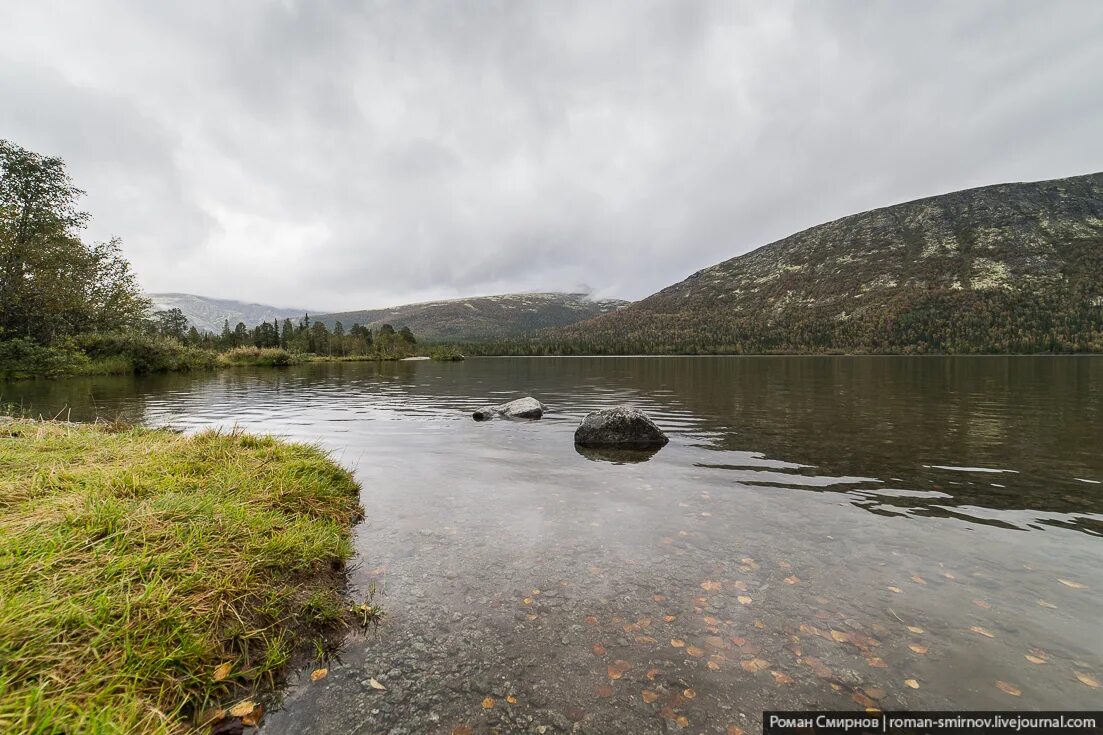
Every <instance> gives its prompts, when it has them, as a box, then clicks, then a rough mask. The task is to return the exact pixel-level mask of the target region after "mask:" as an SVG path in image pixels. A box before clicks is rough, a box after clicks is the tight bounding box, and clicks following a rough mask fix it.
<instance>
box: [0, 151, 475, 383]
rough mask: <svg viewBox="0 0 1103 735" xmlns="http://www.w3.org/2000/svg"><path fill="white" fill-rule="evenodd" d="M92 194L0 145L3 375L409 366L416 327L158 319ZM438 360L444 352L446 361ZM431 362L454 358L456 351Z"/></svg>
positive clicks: (179, 316) (172, 314)
mask: <svg viewBox="0 0 1103 735" xmlns="http://www.w3.org/2000/svg"><path fill="white" fill-rule="evenodd" d="M83 195H84V192H83V191H82V190H81V189H79V188H77V187H76V186H75V185H74V184H73V182H72V180H71V179H70V177H69V175H68V173H67V171H66V169H65V162H64V161H62V160H61V159H60V158H56V157H51V156H44V155H41V154H38V153H34V152H32V151H28V150H26V149H24V148H22V147H20V146H18V145H16V144H14V143H11V142H9V141H6V140H0V378H25V377H41V376H46V377H48V376H57V375H71V374H110V373H130V372H154V371H165V370H190V369H198V368H212V367H218V366H227V365H287V364H291V363H292V362H298V361H303V360H312V359H358V358H359V359H379V360H394V359H402V358H404V357H407V356H410V355H412V354H414V353H415V350H416V347H417V339H416V338H415V337H414V335H413V333H412V332H411V331H410V330H409V329H408V328H405V327H403V328H400V329H397V330H396V329H394V328H393V327H391V326H390V325H386V324H385V325H382V326H381V327H380V328H379V329H378V330H376V331H375V332H374V333H373V332H372V330H370V329H368V328H367V327H363V326H360V325H359V324H353V325H351V326H350V327H349V328H348V329H347V330H346V329H345V327H344V325H343V324H341V323H340V322H338V323H337V324H335V325H334V327H333V329H330V328H329V327H327V326H326V325H325V324H323V323H322V322H318V321H312V320H311V319H310V317H309V316H308V315H304V316H303V318H302V319H301V320H299V321H298V322H292V321H291V320H290V319H286V320H284V322H283V323H282V324H281V323H277V322H272V323H262V324H258V325H255V326H253V327H252V328H250V327H247V326H246V325H245V324H243V323H239V324H237V325H235V326H234V327H233V328H231V327H230V324H229V323H228V322H227V323H226V324H225V325H224V328H223V330H222V333H221V334H218V335H214V334H209V333H200V332H199V331H198V330H197V329H195V327H193V326H190V325H189V324H188V321H187V318H186V317H185V316H184V314H183V313H182V312H181V311H180V310H179V309H170V310H167V311H160V312H154V311H153V310H152V304H151V302H150V301H149V300H148V299H147V298H145V296H143V294H142V291H141V289H140V288H139V286H138V281H137V278H136V277H135V274H134V271H133V269H132V268H131V265H130V263H129V262H128V261H127V260H126V258H125V257H123V254H122V248H121V241H120V240H119V239H118V238H112V239H111V240H109V241H107V242H100V243H89V242H87V241H86V240H85V239H84V238H83V237H82V234H83V233H82V231H83V229H84V227H85V225H86V224H87V223H88V221H89V218H90V215H89V214H88V213H87V212H85V211H83V210H81V209H80V206H79V204H80V199H81V197H82V196H83ZM438 353H439V354H438ZM434 356H436V357H439V358H440V359H454V358H455V357H456V356H457V355H454V354H453V353H452V352H451V351H448V350H443V351H441V350H438V351H437V353H434Z"/></svg>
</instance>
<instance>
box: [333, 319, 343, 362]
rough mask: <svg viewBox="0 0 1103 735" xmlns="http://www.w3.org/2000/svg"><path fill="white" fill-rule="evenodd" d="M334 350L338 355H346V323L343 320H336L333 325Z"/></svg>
mask: <svg viewBox="0 0 1103 735" xmlns="http://www.w3.org/2000/svg"><path fill="white" fill-rule="evenodd" d="M332 344H333V351H334V352H336V353H337V355H338V356H344V354H345V325H344V324H342V323H341V322H336V323H335V324H334V325H333V339H332Z"/></svg>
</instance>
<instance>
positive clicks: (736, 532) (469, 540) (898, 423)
mask: <svg viewBox="0 0 1103 735" xmlns="http://www.w3.org/2000/svg"><path fill="white" fill-rule="evenodd" d="M3 390H4V392H3V394H2V395H0V402H10V403H16V404H21V405H22V406H23V407H24V408H25V409H26V410H29V411H31V412H34V413H41V414H46V415H53V414H56V413H57V412H59V411H66V413H65V414H63V415H71V416H72V417H73V418H74V419H77V418H88V417H90V416H93V415H100V416H110V417H114V416H117V415H122V416H125V417H130V418H141V419H144V420H147V421H151V422H154V423H169V424H172V425H175V426H180V427H184V428H196V427H200V426H209V425H223V426H226V425H231V424H235V423H236V424H239V425H242V426H244V427H247V428H250V429H255V430H259V431H267V432H273V433H278V434H283V435H287V436H291V437H295V438H299V439H305V440H310V441H317V442H320V443H322V444H323V445H325V446H326V447H329V448H331V449H333V450H334V451H335V453H336V455H337V457H338V458H339V459H340V460H341V461H343V462H345V463H347V464H349V465H351V466H355V467H356V469H357V473H358V476H359V478H360V480H361V482H362V484H363V486H364V492H363V499H364V506H365V508H366V510H367V514H368V520H367V521H366V522H365V523H364V524H363V525H362V526H361V527H360V528H359V529H358V532H357V544H358V548H359V550H360V554H361V562H360V565H359V567H358V568H357V569H356V570H354V572H353V582H354V584H355V585H356V586H358V587H359V588H360V589H366V588H367V587H368V585H369V584H371V583H372V582H377V583H379V584H381V585H385V588H386V593H387V598H386V600H385V605H386V607H387V608H388V609H389V611H390V617H389V622H388V624H387V625H385V626H384V628H383V629H382V630H381V631H379V633H378V634H374V635H372V636H370V637H368V638H366V639H362V640H359V639H358V640H354V641H352V642H351V643H350V645H349V647H348V649H347V650H346V652H345V653H344V655H343V657H342V661H341V662H340V663H338V664H336V665H334V666H333V667H331V674H330V676H329V677H328V678H327V679H326V680H324V682H322V683H317V684H311V683H309V682H308V681H304V683H303V684H302V685H301V686H298V685H297V686H294V687H292V688H291V689H290V690H289V692H288V695H287V698H286V701H285V703H284V704H285V706H284V708H283V709H282V710H280V711H279V712H276V713H275V714H273V715H272V716H271V717H270V718H269V720H268V722H267V724H266V727H265V729H266V730H267V731H268V732H273V733H275V732H295V731H311V732H342V733H343V732H395V733H398V732H410V733H414V732H437V731H439V732H451V731H452V729H453V728H456V727H460V728H461V729H460V731H461V732H463V731H464V730H463V729H462V728H463V727H464V726H469V727H471V728H473V729H474V730H475V731H481V730H486V729H495V728H496V729H498V730H501V731H503V732H510V731H538V730H536V729H535V728H538V727H545V728H547V729H546V732H555V731H556V728H570V727H573V726H574V724H573V723H575V722H579V723H582V724H581V725H580V726H579V727H581V728H583V730H584V731H587V732H663V731H666V730H670V729H672V730H678V729H679V728H682V727H689V728H690V731H693V732H700V731H704V732H724V731H725V728H726V727H728V726H729V725H734V726H737V727H742V728H744V729H747V730H748V731H753V730H756V729H757V727H758V725H757V718H758V713H759V711H760V710H761V709H763V708H767V707H795V706H826V707H848V708H853V707H856V706H859V705H860V706H869V705H871V704H876V705H877V706H882V707H886V708H900V707H911V708H920V707H927V708H935V707H949V706H955V707H973V708H986V707H991V708H995V707H1032V708H1063V707H1080V708H1088V707H1099V706H1100V704H1101V701H1103V698H1101V691H1103V690H1099V689H1094V688H1092V687H1091V686H1090V685H1089V684H1086V683H1084V678H1085V677H1086V678H1087V679H1088V680H1089V681H1095V680H1099V679H1103V663H1101V660H1103V629H1101V626H1100V623H1099V615H1098V611H1099V609H1100V603H1101V602H1103V596H1101V594H1100V591H1101V590H1103V542H1101V541H1100V539H1099V538H1098V536H1099V534H1100V533H1101V532H1103V485H1100V484H1099V483H1100V482H1101V481H1103V452H1100V451H1099V444H1100V439H1101V437H1103V359H1099V358H891V357H886V358H829V357H823V358H820V357H776V358H775V357H753V358H533V359H523V358H516V359H515V358H502V359H481V360H469V361H467V362H464V363H430V362H417V363H398V364H394V363H388V364H382V365H376V364H372V363H358V364H357V363H347V364H333V365H312V366H303V367H297V368H290V369H286V370H268V371H241V372H222V373H217V374H197V375H183V376H180V375H175V376H153V377H147V378H90V379H79V380H66V381H54V382H37V383H17V384H8V385H7V386H5V387H4V389H3ZM522 395H533V396H535V397H537V398H539V399H540V400H541V401H543V402H544V403H545V404H547V405H548V406H549V407H550V411H549V413H548V414H546V416H545V418H544V419H543V420H542V421H539V422H527V423H526V422H509V421H493V422H487V423H476V422H474V421H472V420H471V419H470V414H471V411H472V410H473V409H475V408H478V407H480V406H483V405H486V404H488V403H500V402H503V401H505V400H508V399H511V398H516V397H519V396H522ZM622 402H623V403H631V404H633V405H635V406H638V407H640V408H643V409H644V410H645V411H647V412H648V413H649V414H650V415H651V416H652V418H654V419H655V420H656V422H657V423H658V424H659V425H660V426H661V427H663V428H664V429H665V430H667V432H668V433H669V434H670V435H671V439H672V441H671V443H670V444H669V445H668V446H667V447H666V448H665V449H663V451H662V452H660V453H658V454H655V455H653V456H622V455H617V456H612V455H607V454H602V455H600V456H599V455H592V454H590V453H589V452H586V453H580V452H577V451H576V450H575V448H574V445H573V440H572V434H573V431H574V428H575V426H576V425H577V423H578V421H579V420H580V419H581V417H582V416H583V415H585V414H586V413H587V412H589V411H591V410H594V409H597V408H602V407H606V406H609V405H614V404H617V403H622ZM594 460H596V461H594ZM978 631H979V632H978ZM1038 661H1041V663H1037V662H1038ZM372 677H374V678H376V679H377V680H378V681H381V682H383V683H384V684H386V685H387V687H388V688H387V690H385V691H382V692H381V691H378V690H375V689H373V688H371V687H370V686H368V685H367V682H368V680H369V679H370V678H372ZM997 682H998V683H997ZM687 690H688V693H687ZM1009 692H1018V694H1017V695H1015V694H1013V693H1009ZM689 694H692V695H693V696H692V697H691V696H689ZM507 697H508V698H511V699H513V700H516V701H515V702H510V701H508V700H507ZM488 699H489V700H492V702H491V706H490V707H489V708H484V706H483V705H484V703H486V701H487V700H488ZM586 728H589V729H586Z"/></svg>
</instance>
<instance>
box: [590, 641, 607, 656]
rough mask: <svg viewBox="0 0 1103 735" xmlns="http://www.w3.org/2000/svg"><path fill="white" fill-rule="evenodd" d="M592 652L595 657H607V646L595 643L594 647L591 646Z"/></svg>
mask: <svg viewBox="0 0 1103 735" xmlns="http://www.w3.org/2000/svg"><path fill="white" fill-rule="evenodd" d="M590 650H591V651H593V652H594V655H595V656H604V655H605V646H603V645H601V644H600V643H595V644H594V645H592V646H590Z"/></svg>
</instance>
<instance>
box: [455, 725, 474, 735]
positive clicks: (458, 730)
mask: <svg viewBox="0 0 1103 735" xmlns="http://www.w3.org/2000/svg"><path fill="white" fill-rule="evenodd" d="M452 735H475V730H474V729H473V728H472V727H471V725H456V726H455V727H453V728H452Z"/></svg>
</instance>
